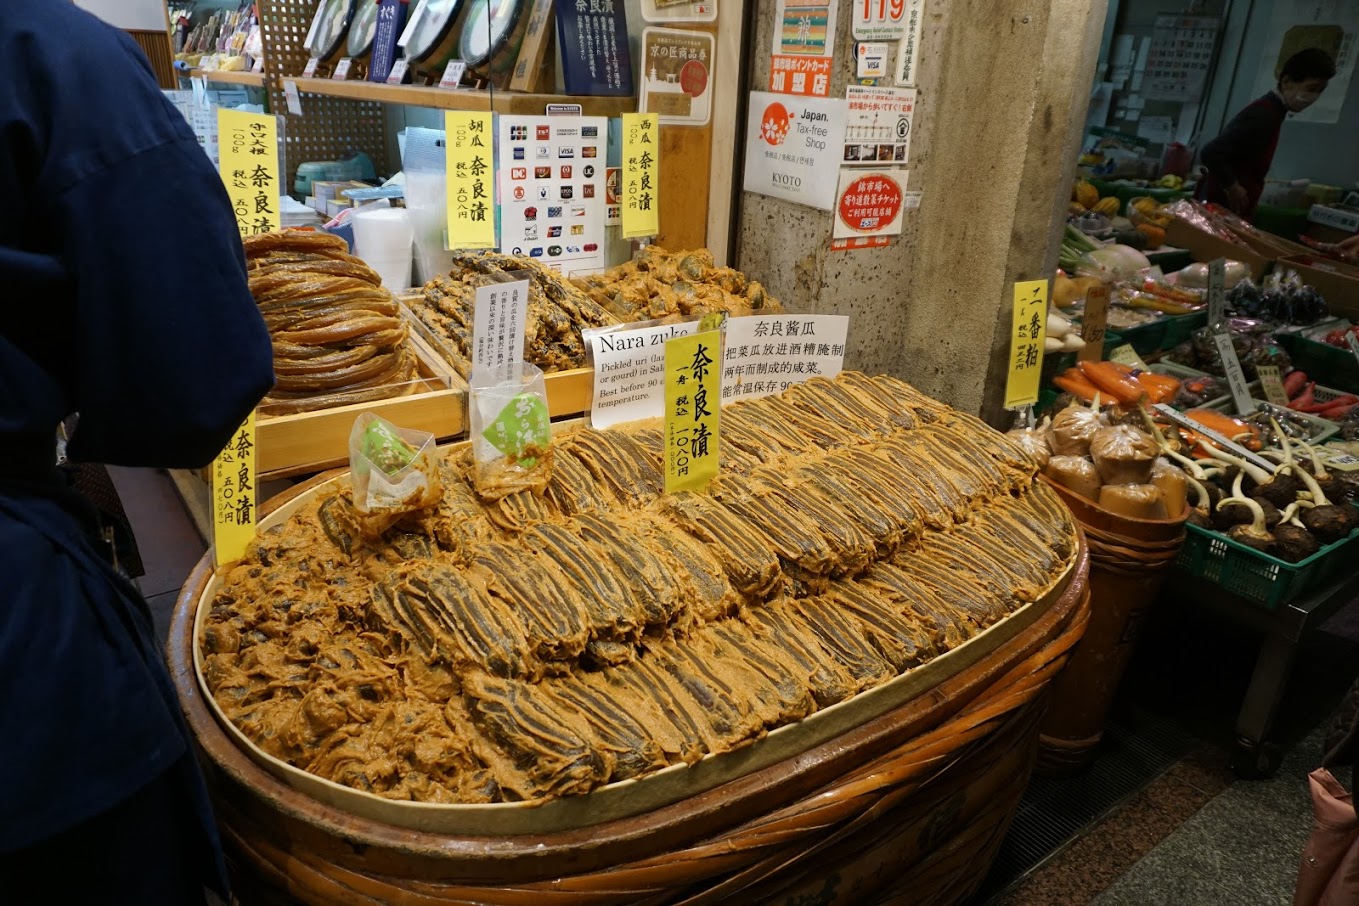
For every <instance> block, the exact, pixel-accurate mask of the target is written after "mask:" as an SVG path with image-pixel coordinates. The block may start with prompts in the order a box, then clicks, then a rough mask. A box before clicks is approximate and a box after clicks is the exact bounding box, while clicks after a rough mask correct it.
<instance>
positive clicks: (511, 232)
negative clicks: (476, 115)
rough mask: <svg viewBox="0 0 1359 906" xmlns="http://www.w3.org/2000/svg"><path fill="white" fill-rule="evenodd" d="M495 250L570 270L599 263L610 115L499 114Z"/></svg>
mask: <svg viewBox="0 0 1359 906" xmlns="http://www.w3.org/2000/svg"><path fill="white" fill-rule="evenodd" d="M499 122H500V126H499V139H500V140H499V144H498V146H497V152H496V153H497V161H498V166H497V168H496V170H497V177H498V178H499V180H500V249H501V251H503V252H506V253H507V254H511V255H524V256H526V257H529V258H537V259H539V261H540V263H542V264H545V265H547V266H548V267H551V268H553V269H555V270H560V271H562V272H564V273H567V274H570V273H572V272H574V271H580V270H589V269H592V268H602V267H605V266H606V264H607V261H606V259H605V256H604V243H605V227H604V208H605V204H604V169H605V163H606V161H607V159H608V158H607V145H606V142H607V139H608V133H609V128H608V122H609V121H608V119H607V118H605V117H602V116H598V117H596V116H501V117H500V120H499Z"/></svg>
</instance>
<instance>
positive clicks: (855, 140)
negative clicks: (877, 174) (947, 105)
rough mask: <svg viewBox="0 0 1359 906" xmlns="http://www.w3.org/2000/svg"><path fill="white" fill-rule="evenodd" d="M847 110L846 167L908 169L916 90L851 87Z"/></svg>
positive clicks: (846, 91)
mask: <svg viewBox="0 0 1359 906" xmlns="http://www.w3.org/2000/svg"><path fill="white" fill-rule="evenodd" d="M845 108H846V109H845V144H844V149H845V151H844V155H843V158H842V163H843V165H844V166H846V167H867V166H880V167H881V166H885V165H887V164H890V163H896V164H898V165H903V166H904V165H905V163H906V158H908V157H909V156H910V154H911V120H912V118H913V117H914V116H915V89H914V88H873V87H869V86H864V85H850V86H849V87H848V88H846V89H845Z"/></svg>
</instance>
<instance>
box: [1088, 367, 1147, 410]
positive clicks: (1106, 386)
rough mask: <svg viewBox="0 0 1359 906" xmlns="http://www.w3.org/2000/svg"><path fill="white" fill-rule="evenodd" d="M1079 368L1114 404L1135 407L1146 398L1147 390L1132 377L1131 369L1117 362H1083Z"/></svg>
mask: <svg viewBox="0 0 1359 906" xmlns="http://www.w3.org/2000/svg"><path fill="white" fill-rule="evenodd" d="M1079 367H1080V369H1081V374H1083V375H1085V378H1086V380H1088V381H1089V382H1090V383H1092V384H1094V385H1095V386H1096V387H1098V388H1099V391H1100V393H1102V394H1104V395H1105V396H1107V397H1109V398H1111V399H1112V400H1114V402H1117V403H1122V404H1123V405H1125V406H1134V405H1136V404H1137V403H1138V401H1140V400H1141V399H1142V397H1143V396H1146V393H1147V392H1146V390H1145V389H1144V388H1143V387H1142V385H1141V384H1139V383H1138V382H1137V379H1136V378H1134V377H1133V376H1132V371H1131V369H1128V368H1125V367H1123V366H1122V365H1119V364H1118V363H1116V362H1081V363H1079Z"/></svg>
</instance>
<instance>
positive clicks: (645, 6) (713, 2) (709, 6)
mask: <svg viewBox="0 0 1359 906" xmlns="http://www.w3.org/2000/svg"><path fill="white" fill-rule="evenodd" d="M642 18H643V19H645V20H646V21H648V22H714V21H716V20H717V0H698V2H693V0H642Z"/></svg>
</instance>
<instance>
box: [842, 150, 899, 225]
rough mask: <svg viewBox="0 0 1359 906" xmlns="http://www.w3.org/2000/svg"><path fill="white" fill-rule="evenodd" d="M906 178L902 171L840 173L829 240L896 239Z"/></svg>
mask: <svg viewBox="0 0 1359 906" xmlns="http://www.w3.org/2000/svg"><path fill="white" fill-rule="evenodd" d="M906 178H907V171H906V170H904V169H892V170H859V169H851V168H849V167H846V168H845V169H843V170H841V171H840V184H839V187H838V188H837V189H836V193H835V194H836V199H837V200H836V204H835V223H834V225H833V226H832V228H831V237H832V238H833V239H851V238H854V237H856V236H900V235H901V221H902V216H901V215H902V211H903V210H904V206H903V202H904V201H905V195H906Z"/></svg>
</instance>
